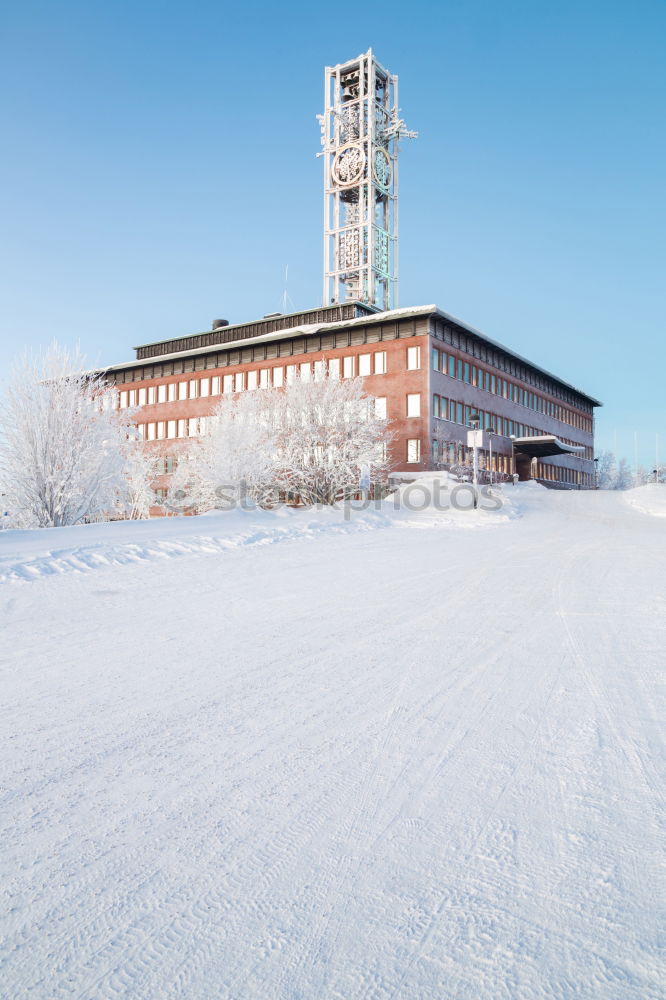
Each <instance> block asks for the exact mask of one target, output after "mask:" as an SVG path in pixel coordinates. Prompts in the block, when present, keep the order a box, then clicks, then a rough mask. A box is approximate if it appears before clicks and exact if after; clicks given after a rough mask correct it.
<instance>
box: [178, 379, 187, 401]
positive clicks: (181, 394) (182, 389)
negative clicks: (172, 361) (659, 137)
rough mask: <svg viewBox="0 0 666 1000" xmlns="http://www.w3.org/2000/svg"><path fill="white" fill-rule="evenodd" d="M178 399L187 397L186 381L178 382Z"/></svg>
mask: <svg viewBox="0 0 666 1000" xmlns="http://www.w3.org/2000/svg"><path fill="white" fill-rule="evenodd" d="M178 399H187V382H179V383H178Z"/></svg>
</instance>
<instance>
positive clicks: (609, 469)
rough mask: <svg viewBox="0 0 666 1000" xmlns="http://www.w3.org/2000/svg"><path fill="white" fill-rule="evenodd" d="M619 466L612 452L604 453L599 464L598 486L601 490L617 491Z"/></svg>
mask: <svg viewBox="0 0 666 1000" xmlns="http://www.w3.org/2000/svg"><path fill="white" fill-rule="evenodd" d="M616 481H617V464H616V462H615V455H614V454H613V452H612V451H602V452H601V454H600V455H599V461H598V462H597V485H598V487H599V489H600V490H614V489H616V485H615V483H616Z"/></svg>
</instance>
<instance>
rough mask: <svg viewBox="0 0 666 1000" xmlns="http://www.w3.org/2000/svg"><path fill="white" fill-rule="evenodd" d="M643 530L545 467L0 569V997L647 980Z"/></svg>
mask: <svg viewBox="0 0 666 1000" xmlns="http://www.w3.org/2000/svg"><path fill="white" fill-rule="evenodd" d="M169 530H171V529H169ZM176 530H177V524H176V523H174V524H173V531H174V532H175V531H176ZM665 556H666V523H665V522H664V520H663V519H662V518H658V517H650V516H649V515H648V514H644V513H640V512H638V511H636V510H634V509H632V508H631V507H630V506H629V505H628V504H626V503H624V502H623V500H622V498H621V497H620V496H618V495H613V494H604V493H566V494H558V493H546V492H545V491H543V493H542V494H541V496H540V499H539V500H538V503H535V504H533V506H532V507H531V508H530V509H529V511H528V512H527V513H526V514H525V516H524V517H523V518H521V519H518V520H514V521H511V522H509V523H505V524H499V525H496V526H494V527H492V528H491V529H488V530H477V531H474V530H471V531H469V530H467V531H465V530H456V529H441V530H437V529H430V530H428V529H425V530H419V529H418V528H414V527H411V528H410V527H404V526H399V527H392V528H389V529H386V530H376V531H371V532H367V533H358V534H349V535H334V534H326V533H323V534H322V535H321V537H318V538H307V539H304V540H296V541H288V542H286V543H285V544H280V545H266V546H260V545H258V546H255V547H247V548H244V549H239V550H235V551H229V552H225V553H219V552H218V553H216V554H208V555H207V554H186V555H182V556H181V557H180V558H178V559H173V560H158V559H155V560H153V561H146V562H144V563H143V564H137V565H120V566H113V567H102V568H100V569H99V570H95V571H93V572H89V573H84V574H81V575H78V574H75V573H68V574H64V575H61V576H56V577H52V578H45V579H36V580H35V581H33V582H29V583H22V582H19V583H7V584H5V585H3V586H2V587H1V588H0V609H1V611H2V614H3V618H4V622H5V625H6V627H5V628H4V630H3V631H4V637H5V648H4V655H3V659H2V692H3V699H2V709H1V712H2V730H3V734H4V737H3V744H2V745H3V751H2V779H3V780H2V785H3V789H2V800H1V820H0V822H1V828H2V838H3V845H4V846H3V852H2V880H3V890H4V892H3V898H4V903H5V906H4V907H3V912H4V916H3V919H2V925H1V929H2V932H3V945H2V952H1V957H2V965H1V967H0V977H1V982H2V985H1V986H0V993H1V994H2V995H3V996H6V997H8V998H12V1000H14V998H22V997H30V998H39V1000H42V998H43V1000H61V998H80V1000H113V998H120V997H127V998H140V1000H167V998H175V997H178V998H186V1000H217V998H229V1000H249V998H256V1000H329V998H331V1000H333V998H336V1000H337V998H339V1000H391V998H393V1000H396V998H400V1000H407V998H409V1000H412V998H414V1000H463V998H464V1000H468V998H469V1000H504V998H506V1000H532V998H558V1000H560V998H562V1000H564V998H584V1000H616V998H617V1000H620V998H621V1000H628V998H632V1000H633V998H635V1000H657V998H662V997H663V995H664V994H663V992H662V990H663V983H664V969H663V965H662V966H660V965H659V963H658V946H659V931H658V926H659V918H658V912H659V907H660V905H662V904H663V889H664V882H663V870H662V869H661V868H660V864H661V862H662V856H661V854H660V850H661V846H662V845H661V842H660V832H659V831H660V827H659V819H660V814H661V813H662V810H663V788H664V775H663V770H662V771H661V773H660V770H661V763H662V761H663V747H662V744H661V742H660V737H659V733H658V728H657V727H658V722H659V717H660V715H663V713H660V711H659V705H658V693H657V692H658V687H657V680H658V672H659V671H660V668H663V666H664V661H665V659H666V654H665V650H666V587H665V585H664V580H665V577H666V574H665V573H664V566H665Z"/></svg>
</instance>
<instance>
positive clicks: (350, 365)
mask: <svg viewBox="0 0 666 1000" xmlns="http://www.w3.org/2000/svg"><path fill="white" fill-rule="evenodd" d="M342 377H343V378H353V377H354V358H353V355H352V356H351V357H347V358H343V359H342Z"/></svg>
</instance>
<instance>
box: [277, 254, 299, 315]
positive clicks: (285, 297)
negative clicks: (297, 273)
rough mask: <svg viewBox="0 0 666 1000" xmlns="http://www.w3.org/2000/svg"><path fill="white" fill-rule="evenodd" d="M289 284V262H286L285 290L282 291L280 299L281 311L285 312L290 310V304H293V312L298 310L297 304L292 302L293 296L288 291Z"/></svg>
mask: <svg viewBox="0 0 666 1000" xmlns="http://www.w3.org/2000/svg"><path fill="white" fill-rule="evenodd" d="M288 284H289V264H286V265H285V269H284V291H283V293H282V298H281V300H280V311H281V312H283V313H286V312H289V306H291V311H292V312H296V306H295V305H294V303H293V302H292V299H291V296H290V295H289V292H288V291H287V286H288Z"/></svg>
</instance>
